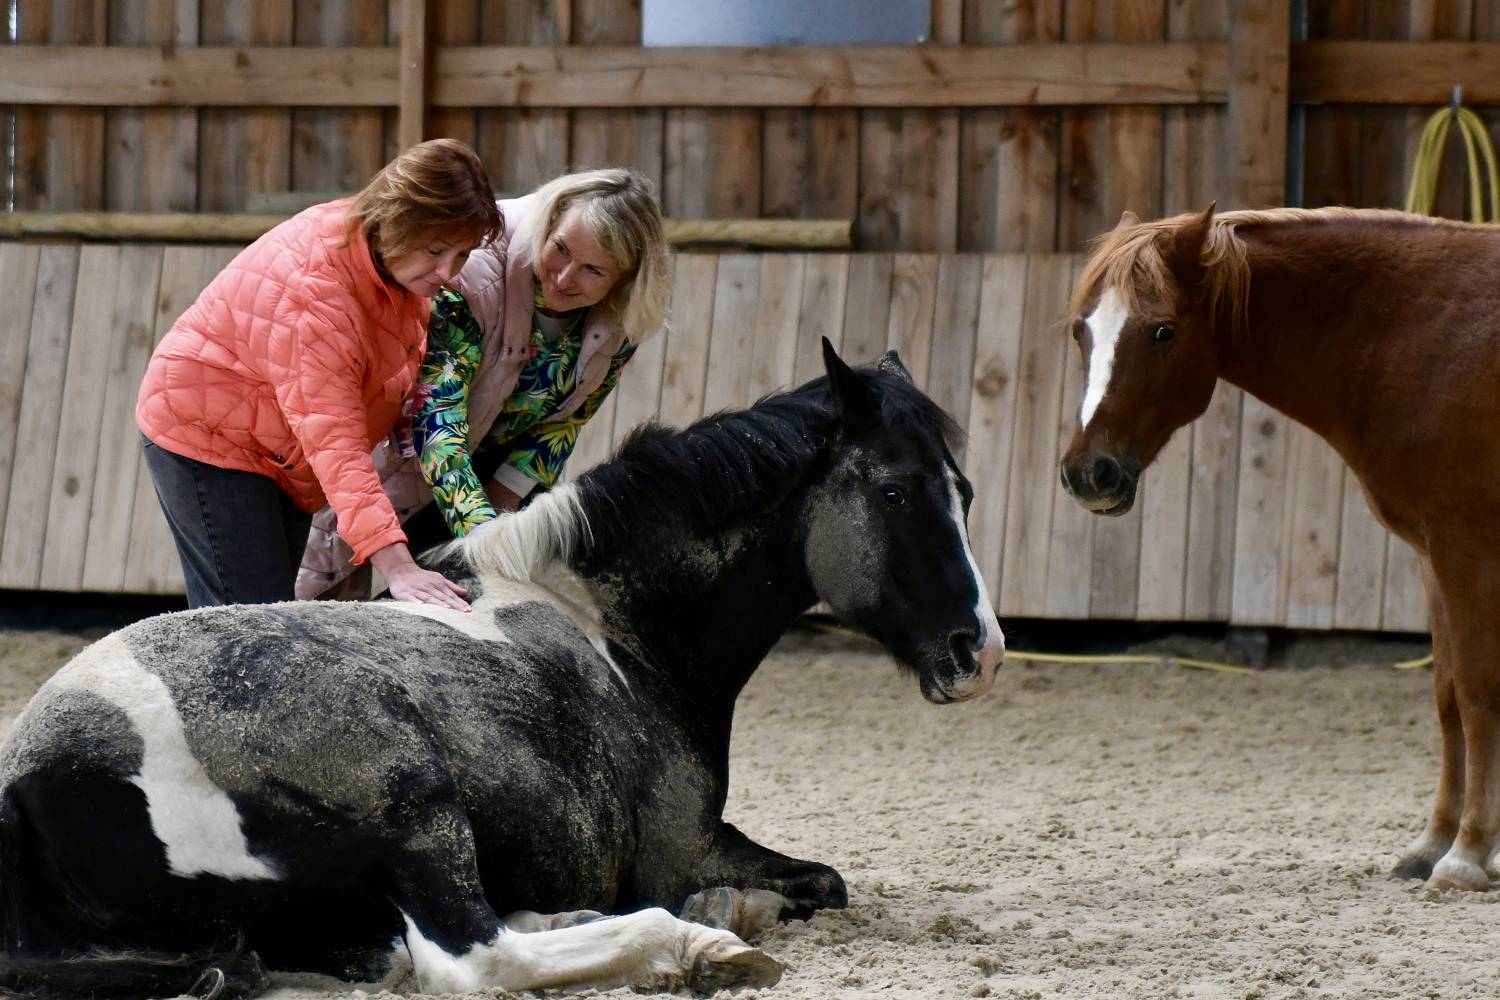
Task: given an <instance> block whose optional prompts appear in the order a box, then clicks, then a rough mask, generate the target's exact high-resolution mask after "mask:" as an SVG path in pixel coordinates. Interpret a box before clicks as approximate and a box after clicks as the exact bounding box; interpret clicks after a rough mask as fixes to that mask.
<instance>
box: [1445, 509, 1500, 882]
mask: <svg viewBox="0 0 1500 1000" xmlns="http://www.w3.org/2000/svg"><path fill="white" fill-rule="evenodd" d="M1464 543H1465V544H1464V545H1463V546H1453V547H1451V548H1449V549H1447V550H1439V549H1437V548H1434V550H1433V552H1432V561H1433V569H1434V571H1435V574H1436V577H1437V586H1438V589H1439V590H1440V591H1441V592H1442V603H1443V609H1444V615H1445V617H1446V624H1447V629H1446V632H1447V636H1448V641H1447V644H1446V647H1447V648H1446V652H1447V653H1448V654H1449V655H1448V657H1447V659H1448V661H1449V663H1450V664H1451V667H1450V668H1449V670H1448V671H1447V674H1448V678H1449V679H1450V680H1449V685H1448V688H1449V691H1448V693H1447V695H1448V697H1449V698H1451V701H1452V703H1453V704H1452V707H1449V708H1445V706H1444V698H1445V690H1444V685H1443V683H1442V678H1441V675H1440V676H1439V679H1438V711H1439V718H1440V719H1442V720H1443V742H1444V752H1443V763H1444V771H1445V772H1446V771H1447V769H1448V763H1449V758H1450V757H1456V758H1457V760H1458V761H1459V762H1460V763H1461V765H1462V768H1463V779H1462V784H1461V785H1460V786H1459V789H1458V796H1459V797H1461V798H1462V801H1463V806H1462V809H1461V811H1460V813H1459V823H1458V835H1457V837H1456V838H1455V839H1454V841H1453V846H1452V847H1450V848H1449V849H1448V853H1447V854H1445V855H1443V857H1442V859H1441V860H1440V861H1439V862H1438V863H1437V865H1436V866H1435V867H1434V868H1433V870H1432V877H1431V878H1430V879H1429V884H1430V885H1433V886H1435V887H1438V888H1451V889H1469V890H1483V889H1488V888H1489V886H1490V879H1489V875H1488V874H1487V873H1486V872H1485V862H1486V861H1488V860H1489V856H1490V852H1491V850H1492V849H1493V848H1494V846H1495V838H1496V835H1497V833H1500V768H1497V766H1496V764H1497V761H1496V750H1497V745H1496V736H1497V735H1500V728H1497V723H1500V630H1497V629H1496V626H1495V623H1494V609H1495V605H1496V601H1497V599H1500V554H1496V553H1491V552H1488V551H1483V550H1482V549H1481V550H1480V551H1476V547H1475V545H1474V540H1473V539H1472V538H1468V539H1464ZM1445 551H1446V553H1448V554H1445ZM1455 710H1456V714H1457V715H1458V719H1459V723H1460V725H1461V726H1462V729H1463V749H1462V751H1458V750H1457V749H1455V750H1453V751H1451V752H1450V751H1449V749H1448V746H1447V743H1448V729H1449V727H1450V723H1449V722H1448V719H1447V718H1445V717H1444V715H1445V713H1446V714H1447V715H1449V716H1451V715H1452V714H1455ZM1445 777H1446V774H1445ZM1455 780H1456V779H1455ZM1440 798H1441V790H1440Z"/></svg>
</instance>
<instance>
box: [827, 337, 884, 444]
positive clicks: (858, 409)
mask: <svg viewBox="0 0 1500 1000" xmlns="http://www.w3.org/2000/svg"><path fill="white" fill-rule="evenodd" d="M823 367H824V368H825V369H826V370H827V371H828V391H829V392H830V393H831V394H832V395H833V412H834V413H837V414H838V417H839V422H840V423H842V424H843V425H844V429H845V430H849V431H862V430H865V429H866V428H869V427H873V426H874V425H875V424H876V423H877V422H878V421H879V419H880V404H879V403H878V402H877V401H876V399H875V394H874V393H873V392H872V391H870V386H869V385H868V384H867V383H866V382H865V380H864V379H862V378H860V377H859V376H858V375H856V374H855V373H854V369H852V368H850V367H849V366H848V365H846V364H844V359H843V358H841V357H839V355H838V352H837V351H835V350H834V349H833V345H832V344H830V343H829V342H828V338H827V337H824V338H823Z"/></svg>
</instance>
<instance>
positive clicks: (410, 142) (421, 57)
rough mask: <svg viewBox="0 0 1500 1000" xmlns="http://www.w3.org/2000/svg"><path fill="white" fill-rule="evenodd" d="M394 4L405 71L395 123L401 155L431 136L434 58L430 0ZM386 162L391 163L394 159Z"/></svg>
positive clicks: (399, 0) (397, 0)
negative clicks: (429, 113) (430, 85)
mask: <svg viewBox="0 0 1500 1000" xmlns="http://www.w3.org/2000/svg"><path fill="white" fill-rule="evenodd" d="M394 2H395V3H396V4H397V5H398V8H397V9H398V10H399V13H398V14H397V15H396V17H395V22H396V31H395V34H396V36H397V37H396V39H395V41H396V42H397V44H398V45H399V46H400V48H401V69H400V71H399V77H398V84H397V92H398V97H397V100H398V101H399V102H400V103H399V104H398V106H397V108H396V124H395V130H396V142H395V150H396V151H397V152H399V151H401V150H403V149H407V148H410V147H411V146H415V145H416V144H417V143H419V142H421V141H422V140H423V139H426V138H428V137H429V133H428V131H427V103H428V80H429V79H430V78H431V75H432V57H431V46H430V43H429V34H430V31H429V27H430V18H429V16H428V10H427V0H394ZM387 131H389V128H388V129H387ZM385 159H387V160H389V159H390V157H389V156H387V157H385Z"/></svg>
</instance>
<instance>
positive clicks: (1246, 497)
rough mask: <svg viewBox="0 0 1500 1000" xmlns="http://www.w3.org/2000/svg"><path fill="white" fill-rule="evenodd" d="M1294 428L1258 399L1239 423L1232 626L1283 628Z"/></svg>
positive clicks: (1248, 402)
mask: <svg viewBox="0 0 1500 1000" xmlns="http://www.w3.org/2000/svg"><path fill="white" fill-rule="evenodd" d="M1291 429H1292V424H1291V421H1289V420H1287V418H1286V417H1284V416H1282V415H1281V414H1280V413H1277V412H1276V411H1275V410H1273V409H1271V407H1269V406H1267V405H1266V404H1265V403H1262V402H1261V401H1260V400H1258V399H1256V398H1254V397H1253V396H1246V397H1245V400H1244V405H1243V407H1242V409H1241V418H1240V473H1239V491H1238V494H1237V497H1236V513H1235V519H1234V584H1233V597H1232V606H1231V609H1230V620H1231V621H1233V622H1235V623H1237V624H1243V625H1279V624H1280V623H1281V622H1280V617H1281V613H1282V609H1283V607H1284V605H1285V601H1286V579H1287V576H1286V539H1285V538H1284V537H1283V531H1284V528H1285V526H1286V523H1287V518H1286V500H1287V492H1288V491H1287V482H1288V477H1287V473H1286V470H1287V458H1288V454H1289V452H1290V446H1289V445H1288V438H1290V437H1291Z"/></svg>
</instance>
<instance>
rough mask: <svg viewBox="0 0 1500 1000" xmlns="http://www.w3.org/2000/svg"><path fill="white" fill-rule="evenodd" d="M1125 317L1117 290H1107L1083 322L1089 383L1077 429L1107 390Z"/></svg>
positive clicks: (1095, 408)
mask: <svg viewBox="0 0 1500 1000" xmlns="http://www.w3.org/2000/svg"><path fill="white" fill-rule="evenodd" d="M1129 318H1130V314H1129V313H1127V312H1126V311H1125V305H1124V303H1123V302H1122V301H1121V299H1120V293H1119V291H1118V290H1116V289H1114V288H1109V289H1106V290H1105V292H1104V294H1103V295H1102V296H1100V297H1099V304H1098V305H1097V306H1095V307H1094V311H1093V312H1091V313H1089V316H1088V319H1086V320H1084V323H1086V324H1087V325H1088V328H1089V334H1090V336H1091V337H1092V339H1093V348H1092V349H1091V350H1090V351H1089V384H1088V388H1087V389H1086V390H1084V393H1083V409H1082V410H1081V411H1079V415H1078V423H1079V426H1081V427H1087V426H1088V425H1089V421H1090V420H1092V419H1094V413H1095V411H1097V410H1098V409H1099V404H1100V403H1102V402H1104V394H1105V393H1106V392H1107V391H1108V390H1109V377H1110V375H1111V373H1113V372H1114V369H1115V351H1116V350H1117V349H1118V348H1119V345H1120V331H1121V330H1123V329H1124V328H1125V321H1126V320H1128V319H1129Z"/></svg>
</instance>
